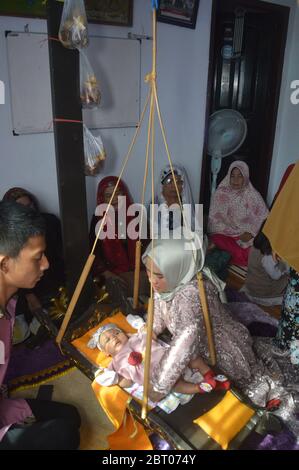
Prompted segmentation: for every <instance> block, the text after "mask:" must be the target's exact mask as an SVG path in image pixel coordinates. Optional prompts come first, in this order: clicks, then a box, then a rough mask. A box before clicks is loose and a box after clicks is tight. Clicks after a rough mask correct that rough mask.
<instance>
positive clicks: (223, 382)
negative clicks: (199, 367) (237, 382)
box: [204, 369, 230, 390]
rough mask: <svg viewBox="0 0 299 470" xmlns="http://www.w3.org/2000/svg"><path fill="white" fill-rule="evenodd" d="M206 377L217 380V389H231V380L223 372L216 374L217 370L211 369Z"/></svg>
mask: <svg viewBox="0 0 299 470" xmlns="http://www.w3.org/2000/svg"><path fill="white" fill-rule="evenodd" d="M204 379H205V380H207V379H213V380H215V382H216V386H215V390H229V389H230V381H229V380H228V378H227V377H226V376H225V375H223V374H217V375H215V372H214V371H213V370H212V369H210V370H208V372H206V373H205V374H204Z"/></svg>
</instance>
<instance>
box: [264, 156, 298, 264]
mask: <svg viewBox="0 0 299 470" xmlns="http://www.w3.org/2000/svg"><path fill="white" fill-rule="evenodd" d="M298 204H299V163H296V165H295V166H294V168H293V170H292V172H291V173H290V175H289V177H288V179H287V180H286V182H285V184H284V186H283V188H282V190H281V192H280V193H279V195H278V197H277V199H276V201H275V203H274V206H273V208H272V209H271V212H270V214H269V216H268V218H267V221H266V223H265V225H264V228H263V232H264V234H265V235H266V236H267V237H268V238H269V241H270V243H271V246H272V250H273V251H274V252H275V253H277V254H278V255H279V256H280V257H281V258H282V259H283V260H284V261H286V262H287V263H288V264H289V265H290V266H291V267H292V268H293V269H295V271H297V272H299V248H298V238H299V210H298Z"/></svg>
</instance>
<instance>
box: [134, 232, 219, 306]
mask: <svg viewBox="0 0 299 470" xmlns="http://www.w3.org/2000/svg"><path fill="white" fill-rule="evenodd" d="M147 257H149V258H151V259H152V260H153V262H154V263H155V265H156V266H157V268H159V270H160V271H161V273H162V274H163V276H164V277H165V279H166V281H167V284H168V287H169V291H168V292H163V293H159V294H158V296H159V298H161V299H162V300H165V301H170V300H172V299H173V297H174V296H175V294H176V293H177V292H179V291H180V290H181V289H183V288H184V287H185V286H186V284H188V283H189V282H190V281H191V280H192V279H193V278H194V277H195V275H196V274H197V273H198V272H199V271H203V272H204V274H205V275H206V276H207V277H208V278H209V279H210V280H211V282H212V283H213V284H214V285H215V286H216V287H217V289H218V291H219V293H221V292H222V293H223V290H224V287H225V283H224V282H222V281H221V280H220V279H219V278H218V277H217V276H216V274H214V273H213V272H212V271H211V270H210V269H209V268H204V267H203V266H204V261H205V249H204V247H203V243H202V239H201V237H200V236H199V235H198V234H197V233H194V232H190V236H189V237H188V238H181V239H178V240H176V239H169V240H163V239H159V240H154V241H152V242H151V243H150V245H149V246H148V247H147V249H146V251H145V253H144V255H143V256H142V261H143V262H144V263H145V262H146V258H147Z"/></svg>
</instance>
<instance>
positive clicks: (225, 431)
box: [193, 391, 255, 450]
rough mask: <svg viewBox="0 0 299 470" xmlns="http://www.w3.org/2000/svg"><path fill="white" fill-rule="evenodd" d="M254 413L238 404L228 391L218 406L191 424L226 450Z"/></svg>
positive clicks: (238, 401) (243, 405) (240, 403)
mask: <svg viewBox="0 0 299 470" xmlns="http://www.w3.org/2000/svg"><path fill="white" fill-rule="evenodd" d="M254 413H255V411H254V410H253V409H252V408H250V407H249V406H247V405H245V404H244V403H242V402H240V400H239V399H238V398H237V397H236V396H235V395H234V394H233V393H232V392H231V391H228V392H226V394H225V396H224V397H223V399H222V400H221V402H220V403H218V405H216V406H215V407H214V408H212V409H211V410H210V411H208V412H207V413H205V414H204V415H202V416H200V417H199V418H197V419H195V420H194V421H193V422H194V423H195V424H197V425H198V426H200V427H201V428H202V429H203V430H204V431H205V432H206V433H207V434H208V436H210V437H212V438H213V439H214V441H216V442H217V443H218V444H219V445H220V446H221V447H222V449H224V450H226V449H227V448H228V445H229V443H230V441H231V440H232V439H233V438H234V437H235V436H236V435H237V434H238V432H239V431H241V429H242V428H243V427H244V426H245V425H246V424H247V423H248V421H249V420H250V419H251V418H252V416H253V415H254Z"/></svg>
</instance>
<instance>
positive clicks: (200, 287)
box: [197, 272, 216, 366]
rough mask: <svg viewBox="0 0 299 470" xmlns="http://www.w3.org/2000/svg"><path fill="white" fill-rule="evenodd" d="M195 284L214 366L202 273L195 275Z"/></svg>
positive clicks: (211, 334)
mask: <svg viewBox="0 0 299 470" xmlns="http://www.w3.org/2000/svg"><path fill="white" fill-rule="evenodd" d="M197 284H198V291H199V298H200V302H201V306H202V312H203V316H204V321H205V326H206V331H207V336H208V345H209V352H210V358H211V365H212V366H214V365H215V364H216V351H215V344H214V339H213V333H212V326H211V321H210V315H209V307H208V303H207V297H206V292H205V286H204V282H203V277H202V272H199V273H197Z"/></svg>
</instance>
